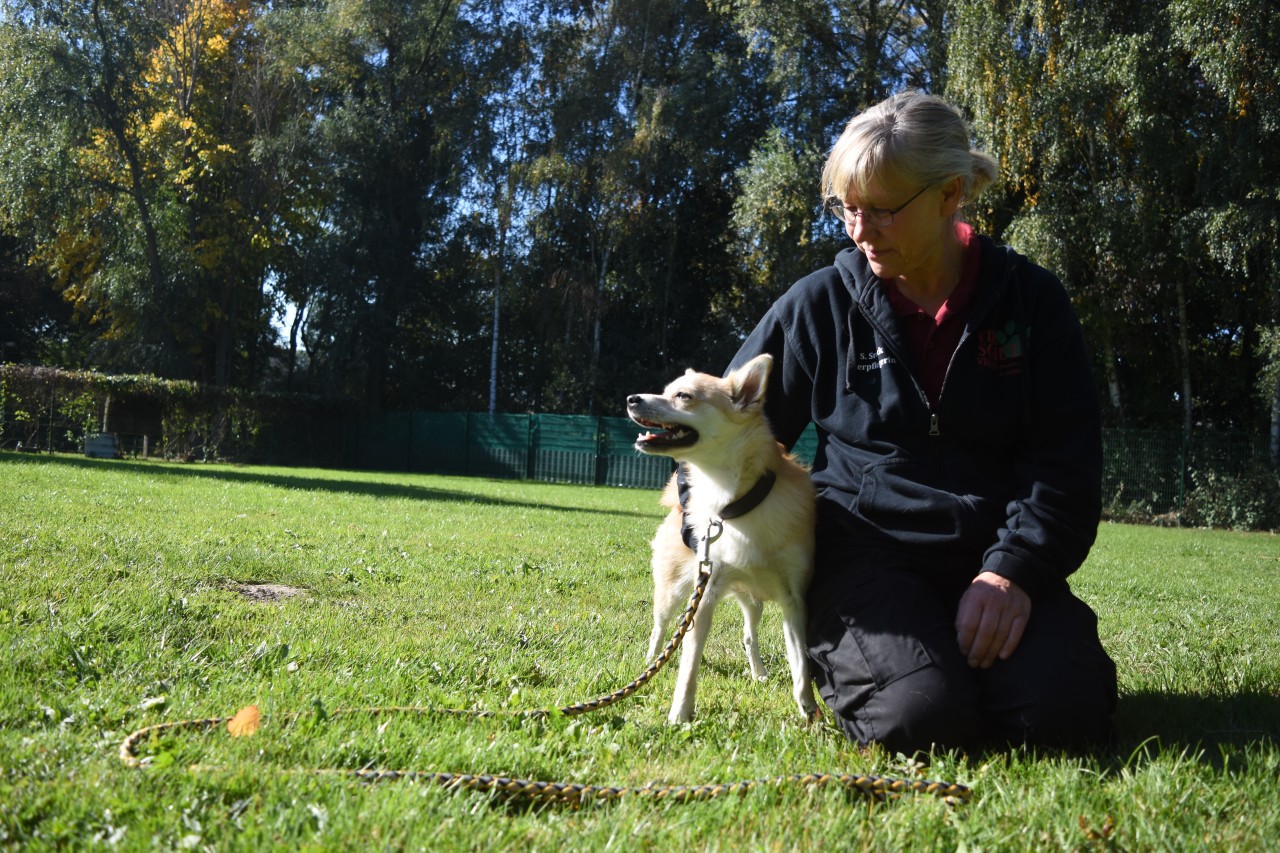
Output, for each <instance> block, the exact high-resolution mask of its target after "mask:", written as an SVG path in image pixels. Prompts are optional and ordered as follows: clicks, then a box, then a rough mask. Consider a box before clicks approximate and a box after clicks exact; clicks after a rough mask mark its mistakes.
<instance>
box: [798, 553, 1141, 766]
mask: <svg viewBox="0 0 1280 853" xmlns="http://www.w3.org/2000/svg"><path fill="white" fill-rule="evenodd" d="M975 559H980V557H977V558H975ZM948 562H952V560H949V559H947V558H945V557H944V558H941V559H935V560H933V561H932V562H930V561H928V560H920V559H919V558H918V557H915V556H913V555H909V554H905V553H902V554H896V553H894V550H893V549H876V550H868V549H866V548H864V547H861V546H860V545H859V544H858V543H857V542H856V541H855V540H848V539H843V538H841V539H837V540H834V541H833V540H832V539H830V538H820V539H819V543H818V554H817V563H816V565H815V572H814V581H813V584H812V585H811V586H810V590H809V595H808V608H809V625H808V644H809V657H810V659H811V661H812V669H813V674H814V680H815V681H816V683H817V687H818V693H819V694H820V695H821V696H822V698H823V700H824V701H825V702H826V703H827V705H828V706H829V707H830V708H831V711H832V712H833V713H834V714H835V717H836V719H837V721H838V722H839V723H840V725H841V727H842V728H843V729H844V731H845V733H846V734H847V735H848V736H849V737H850V738H851V739H852V740H854V741H856V742H857V743H860V744H866V743H870V742H878V743H881V744H883V745H884V746H885V747H886V748H887V749H888V750H890V751H891V752H902V753H904V754H907V755H911V754H913V753H915V752H916V751H919V750H928V749H929V748H930V747H936V748H942V749H951V748H958V749H964V750H974V749H982V748H988V747H995V748H999V747H1003V746H1008V745H1028V746H1042V747H1049V748H1065V749H1083V748H1088V747H1091V746H1094V745H1097V744H1099V743H1101V742H1104V741H1105V740H1106V739H1107V738H1108V737H1109V735H1110V731H1111V714H1112V712H1113V711H1114V710H1115V703H1116V668H1115V664H1114V663H1113V662H1112V660H1111V658H1110V657H1109V656H1108V655H1107V653H1106V651H1105V650H1104V649H1103V648H1102V643H1101V642H1100V641H1099V639H1098V620H1097V617H1096V616H1095V615H1094V613H1093V611H1092V610H1091V609H1090V608H1089V607H1088V605H1086V604H1085V603H1084V602H1082V601H1080V599H1078V598H1076V597H1075V596H1074V595H1072V593H1071V591H1070V590H1069V589H1068V587H1067V585H1066V584H1065V583H1060V584H1050V585H1047V586H1046V588H1045V589H1044V590H1042V591H1041V592H1040V593H1039V594H1038V595H1037V596H1036V598H1035V599H1034V600H1033V602H1032V606H1031V617H1030V619H1029V620H1028V623H1027V628H1026V631H1025V632H1024V634H1023V636H1022V641H1021V642H1020V643H1019V645H1018V648H1017V649H1016V650H1015V651H1014V653H1013V654H1012V655H1011V656H1010V657H1009V659H1008V660H1004V661H1001V660H997V661H996V662H995V664H993V665H992V666H991V668H990V669H986V670H981V669H973V668H971V667H970V666H969V664H968V662H967V660H966V659H965V656H964V655H962V654H961V653H960V648H959V644H958V642H957V640H956V628H955V617H956V608H957V606H958V605H959V601H960V596H961V595H962V594H963V593H964V591H965V589H966V588H967V587H968V584H969V582H970V581H971V580H972V579H973V577H974V576H975V575H976V574H977V563H975V562H970V561H969V560H967V559H965V560H963V564H964V565H963V566H959V565H956V566H949V565H946V563H948ZM956 562H960V561H956Z"/></svg>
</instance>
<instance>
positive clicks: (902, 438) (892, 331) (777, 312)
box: [731, 92, 1116, 754]
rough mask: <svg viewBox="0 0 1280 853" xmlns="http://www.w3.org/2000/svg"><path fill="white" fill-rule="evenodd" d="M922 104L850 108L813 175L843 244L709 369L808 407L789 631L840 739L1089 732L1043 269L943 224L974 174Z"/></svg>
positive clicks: (977, 169) (1080, 382)
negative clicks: (807, 547) (794, 606)
mask: <svg viewBox="0 0 1280 853" xmlns="http://www.w3.org/2000/svg"><path fill="white" fill-rule="evenodd" d="M969 138H970V137H969V128H968V126H967V124H966V123H965V121H964V119H963V118H962V117H961V115H960V114H959V112H958V111H957V110H956V109H955V108H954V107H952V106H950V105H949V104H947V103H946V102H945V101H942V100H941V99H939V98H936V97H933V96H930V95H923V94H919V93H914V92H908V93H904V94H901V95H897V96H895V97H893V98H890V99H888V100H887V101H884V102H883V103H881V104H879V105H877V106H875V107H872V108H871V109H869V110H867V111H866V112H864V113H862V114H861V115H859V116H857V117H856V118H854V119H853V120H852V121H851V122H849V125H848V127H847V128H846V129H845V131H844V133H843V135H842V136H841V137H840V140H839V141H838V142H837V143H836V145H835V147H834V148H833V149H832V151H831V154H830V157H829V158H828V160H827V163H826V166H825V168H824V170H823V175H822V185H823V191H824V195H825V196H826V197H827V207H828V209H829V210H830V211H831V212H832V213H834V214H835V216H836V217H837V218H839V219H840V220H841V221H842V222H843V223H844V227H845V232H846V233H847V234H848V235H849V237H850V238H851V239H852V240H853V242H854V244H855V247H854V248H850V249H845V250H844V251H842V252H840V253H839V254H838V255H837V256H836V259H835V263H834V265H833V266H831V267H828V268H826V269H823V270H820V271H818V272H816V273H814V274H812V275H810V276H808V277H806V278H804V279H802V280H801V281H799V282H798V283H796V284H795V285H794V286H793V287H792V288H791V289H790V290H789V291H788V292H787V293H786V294H785V295H784V296H783V297H782V298H781V299H779V300H778V302H777V303H776V304H775V305H774V306H773V307H772V308H771V309H770V310H769V312H768V313H767V314H766V315H765V317H764V318H763V319H762V320H761V322H760V324H759V326H758V327H757V328H756V329H755V331H754V332H753V333H752V334H751V336H750V337H749V338H748V339H747V341H746V342H745V344H744V345H743V347H742V349H741V350H740V351H739V353H738V354H737V356H736V357H735V358H734V362H733V365H732V366H731V369H732V367H736V366H738V365H740V364H743V363H745V362H746V361H748V360H749V359H751V358H752V357H754V356H756V355H758V354H760V353H762V352H768V353H771V354H772V355H773V356H774V370H773V373H772V375H771V377H770V382H769V387H768V395H767V404H766V408H767V412H768V415H769V419H770V422H771V424H772V426H773V429H774V433H775V434H776V435H777V437H778V439H779V440H780V441H781V442H783V443H784V444H786V445H788V446H790V445H791V444H792V443H794V442H795V440H796V439H797V438H798V437H799V435H800V433H801V432H802V431H803V430H804V428H805V427H806V426H807V425H808V423H809V422H811V421H812V422H813V423H814V424H815V426H816V428H817V435H818V447H817V452H816V456H815V459H814V465H813V480H814V483H815V485H816V486H817V488H818V494H819V498H818V501H819V512H818V517H819V521H818V530H817V557H816V562H815V571H814V580H813V583H812V586H811V588H810V592H809V597H808V605H809V613H810V616H809V626H808V642H809V653H810V657H811V659H812V661H813V664H814V667H813V668H814V673H815V680H816V681H817V684H818V688H819V693H820V694H821V695H822V698H823V699H824V700H825V701H826V702H827V704H828V705H829V706H830V708H831V710H832V711H833V712H834V714H835V717H836V719H837V720H838V721H839V723H840V725H841V726H842V727H843V728H844V730H845V732H846V733H847V734H848V735H849V737H850V738H852V739H854V740H855V741H857V742H858V743H869V742H873V741H874V742H879V743H882V744H883V745H884V746H885V747H886V748H888V749H889V750H891V751H899V752H904V753H908V754H910V753H912V752H915V751H917V750H923V749H929V748H930V747H939V748H974V747H980V746H984V745H1003V744H1009V743H1012V744H1028V745H1041V746H1050V747H1078V746H1085V745H1089V744H1093V743H1097V742H1099V741H1101V740H1103V739H1105V738H1106V737H1107V736H1108V734H1109V731H1110V716H1111V712H1112V710H1113V709H1114V706H1115V696H1116V675H1115V666H1114V664H1113V663H1112V661H1111V659H1110V658H1109V657H1108V656H1107V654H1106V652H1105V651H1104V650H1103V648H1102V645H1101V643H1100V642H1099V640H1098V633H1097V620H1096V617H1095V616H1094V613H1093V612H1092V611H1091V610H1090V609H1089V608H1088V606H1086V605H1085V604H1084V603H1083V602H1081V601H1080V600H1079V599H1077V598H1076V597H1075V596H1074V595H1072V593H1071V591H1070V589H1069V588H1068V586H1067V581H1066V578H1067V576H1068V575H1070V574H1071V573H1072V572H1073V571H1075V570H1076V569H1077V568H1079V566H1080V564H1081V563H1082V562H1083V561H1084V559H1085V556H1086V555H1087V554H1088V551H1089V548H1090V546H1091V545H1092V544H1093V541H1094V538H1095V536H1096V533H1097V526H1098V521H1099V516H1100V512H1101V499H1100V492H1101V471H1102V449H1101V431H1100V414H1099V406H1098V396H1097V391H1096V388H1095V386H1094V383H1093V378H1092V375H1091V372H1090V368H1089V361H1088V355H1087V353H1086V350H1085V345H1084V339H1083V337H1082V335H1081V330H1080V324H1079V322H1078V321H1077V319H1076V317H1075V314H1074V312H1073V311H1072V309H1071V304H1070V301H1069V299H1068V297H1067V294H1066V292H1065V291H1064V290H1063V288H1062V285H1061V284H1060V283H1059V282H1058V280H1057V279H1056V278H1055V277H1054V276H1053V275H1051V274H1050V273H1048V272H1046V271H1045V270H1043V269H1041V268H1040V267H1037V266H1036V265H1035V264H1032V263H1031V262H1029V261H1028V260H1027V259H1026V258H1023V257H1021V256H1019V255H1017V254H1016V253H1014V252H1013V251H1011V250H1010V249H1007V248H1003V247H999V246H997V245H995V244H994V243H993V242H992V241H991V240H990V239H988V238H986V237H982V236H979V235H977V234H975V233H974V231H973V229H972V228H970V227H969V226H968V225H966V224H964V223H962V222H960V221H959V212H960V210H961V208H962V207H963V206H964V204H965V203H966V202H967V201H969V200H971V199H972V198H974V197H975V196H976V195H977V194H978V193H979V192H980V191H981V190H982V188H983V187H984V186H986V185H987V184H988V183H989V182H990V181H991V180H992V179H993V178H994V177H995V174H996V165H995V162H994V161H993V160H992V159H991V158H990V157H988V156H986V155H985V154H982V153H980V152H977V151H973V150H971V148H970V142H969Z"/></svg>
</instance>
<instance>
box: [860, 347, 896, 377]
mask: <svg viewBox="0 0 1280 853" xmlns="http://www.w3.org/2000/svg"><path fill="white" fill-rule="evenodd" d="M897 363H898V360H897V359H896V358H894V357H893V356H891V355H889V353H887V352H885V349H884V347H877V348H876V351H875V352H859V353H858V370H862V371H868V370H879V369H880V368H882V367H884V366H885V365H889V364H897Z"/></svg>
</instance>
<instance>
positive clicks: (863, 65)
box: [717, 0, 949, 329]
mask: <svg viewBox="0 0 1280 853" xmlns="http://www.w3.org/2000/svg"><path fill="white" fill-rule="evenodd" d="M717 5H718V6H722V7H724V8H725V9H726V10H727V11H729V12H730V13H731V14H732V16H733V19H734V21H735V23H736V25H737V26H738V28H739V29H740V31H741V32H742V33H743V35H744V37H745V38H747V39H749V41H750V44H751V48H752V50H753V51H754V52H756V53H757V54H758V55H760V56H761V57H763V62H764V63H765V65H766V66H767V75H766V80H767V85H768V87H769V92H770V98H769V102H770V104H771V108H770V118H771V123H772V127H771V128H770V129H769V130H768V131H767V132H765V133H763V134H762V135H761V136H759V137H758V138H757V139H756V144H755V148H754V150H753V151H752V152H751V154H750V157H749V159H748V160H747V161H746V162H745V163H744V164H743V165H742V166H741V167H740V168H739V171H738V179H739V181H740V182H741V186H742V191H741V192H740V193H739V194H738V195H737V197H736V199H735V202H734V216H733V226H734V232H735V236H736V246H735V252H736V254H737V256H738V257H739V258H740V260H741V262H742V264H743V271H744V274H745V277H746V280H747V281H748V282H749V283H748V284H747V285H746V287H744V288H743V289H741V290H739V291H735V292H729V293H726V294H724V295H723V296H721V297H720V298H719V299H718V300H717V301H718V304H719V305H720V306H721V307H722V309H723V310H725V311H726V312H727V313H728V315H729V317H730V318H731V322H732V324H733V326H734V328H736V329H742V328H747V329H749V328H750V327H751V326H753V325H754V324H755V321H756V320H757V319H758V318H759V316H760V314H761V313H762V311H763V310H764V308H765V307H767V305H768V304H769V303H770V302H772V300H773V299H775V298H776V297H777V296H778V295H779V294H780V293H781V292H782V290H784V289H785V288H786V287H787V286H788V285H790V284H791V283H792V282H793V281H795V280H796V279H798V278H799V277H801V276H803V275H805V274H806V273H809V272H811V271H812V270H813V269H815V268H817V267H819V266H822V265H824V264H827V263H830V261H831V258H832V257H833V256H834V255H835V253H836V251H838V250H839V249H840V248H841V247H843V246H844V245H845V244H846V243H847V239H846V238H845V236H844V233H843V230H842V229H841V228H840V227H839V225H838V223H836V222H835V221H834V220H833V219H831V217H828V216H824V214H823V213H822V209H821V201H822V200H821V199H820V198H818V191H817V185H818V176H819V173H820V171H821V167H822V160H823V158H824V157H825V154H826V151H827V150H828V149H829V148H830V146H831V144H832V143H834V141H835V139H836V137H837V136H839V134H840V132H841V131H842V130H843V127H844V124H845V123H846V122H847V121H848V120H849V119H850V118H851V117H853V116H854V115H856V114H857V113H859V112H861V111H862V110H863V109H865V108H866V107H869V106H871V105H872V104H875V103H878V102H879V101H881V100H883V99H884V98H886V97H888V96H889V95H891V94H892V93H894V92H896V91H900V90H902V89H905V88H916V89H922V90H931V89H935V88H940V87H941V86H942V85H944V83H945V79H946V68H945V63H944V58H945V48H946V38H947V30H946V29H945V25H946V10H947V7H948V5H949V2H948V0H934V2H924V3H906V2H902V0H839V2H834V3H831V2H819V0H787V2H783V3H777V2H772V0H734V2H724V3H719V4H717Z"/></svg>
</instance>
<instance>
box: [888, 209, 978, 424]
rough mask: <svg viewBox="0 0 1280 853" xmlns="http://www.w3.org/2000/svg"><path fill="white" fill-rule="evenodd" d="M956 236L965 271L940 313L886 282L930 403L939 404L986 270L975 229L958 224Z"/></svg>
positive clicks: (917, 372)
mask: <svg viewBox="0 0 1280 853" xmlns="http://www.w3.org/2000/svg"><path fill="white" fill-rule="evenodd" d="M956 236H957V237H958V238H960V242H962V243H964V269H963V271H962V272H961V274H960V281H959V282H957V284H956V287H955V290H953V291H951V295H950V296H948V297H947V301H946V302H943V303H942V307H940V308H939V309H938V313H937V314H934V315H930V314H929V313H928V312H927V311H925V310H924V309H923V308H921V307H920V306H919V305H917V304H916V303H914V302H912V301H911V300H910V299H908V298H907V297H905V296H903V295H902V294H901V293H900V292H899V291H898V288H897V286H896V285H894V284H892V283H890V282H885V283H884V284H885V287H886V289H887V290H888V292H889V304H891V305H892V306H893V311H894V313H895V314H897V315H898V321H899V322H900V323H902V329H903V331H904V332H905V333H906V336H907V343H908V345H909V346H910V347H911V353H912V355H914V356H915V367H916V370H915V372H916V376H917V377H918V378H919V379H920V384H921V386H922V387H923V388H924V392H925V394H927V395H928V396H929V402H930V403H933V404H935V405H936V404H937V402H938V395H940V394H941V393H942V380H943V379H944V378H946V375H947V365H948V364H950V363H951V356H952V354H953V353H954V352H955V351H956V346H957V345H958V344H959V343H960V336H961V335H962V334H963V333H964V324H965V321H966V320H967V319H968V318H969V307H970V305H971V304H972V303H973V291H974V289H975V288H976V287H977V284H978V272H979V270H980V269H981V267H982V249H981V247H980V246H979V244H978V235H977V234H976V233H975V232H974V230H973V228H972V227H971V226H969V225H968V224H966V223H964V222H957V223H956Z"/></svg>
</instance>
